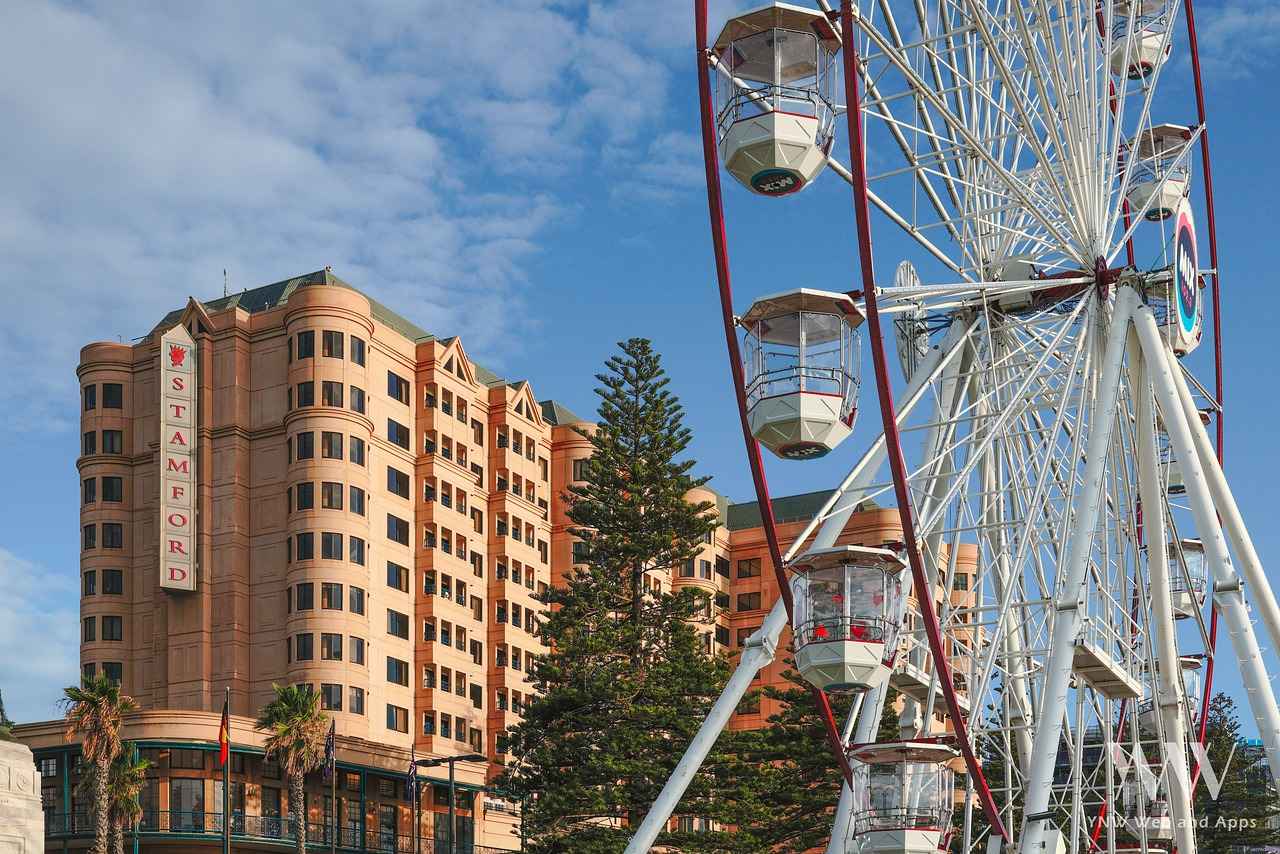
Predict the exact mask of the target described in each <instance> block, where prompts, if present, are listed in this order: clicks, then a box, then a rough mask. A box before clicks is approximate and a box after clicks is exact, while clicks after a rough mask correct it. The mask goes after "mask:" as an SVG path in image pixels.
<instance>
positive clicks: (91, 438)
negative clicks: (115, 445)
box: [81, 430, 98, 457]
mask: <svg viewBox="0 0 1280 854" xmlns="http://www.w3.org/2000/svg"><path fill="white" fill-rule="evenodd" d="M81 451H82V453H83V454H84V456H86V457H87V456H89V455H90V454H96V453H98V434H97V433H95V432H93V431H92V430H90V431H89V432H88V433H85V434H84V439H83V443H82V446H81Z"/></svg>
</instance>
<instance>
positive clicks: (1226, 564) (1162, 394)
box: [1134, 307, 1280, 780]
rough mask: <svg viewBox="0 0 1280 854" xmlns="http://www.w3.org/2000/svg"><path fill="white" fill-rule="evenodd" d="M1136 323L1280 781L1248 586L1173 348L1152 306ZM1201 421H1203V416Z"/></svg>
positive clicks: (1277, 735)
mask: <svg viewBox="0 0 1280 854" xmlns="http://www.w3.org/2000/svg"><path fill="white" fill-rule="evenodd" d="M1134 326H1135V327H1137V330H1138V337H1139V339H1140V340H1141V341H1142V352H1143V355H1144V356H1146V359H1147V369H1148V370H1147V372H1148V375H1149V376H1150V377H1151V382H1152V385H1153V387H1154V390H1155V393H1156V401H1157V402H1158V403H1159V404H1160V409H1161V410H1162V411H1163V412H1164V415H1165V417H1164V427H1165V430H1166V432H1167V433H1168V434H1169V444H1170V445H1171V446H1172V447H1173V454H1174V458H1175V459H1176V460H1177V461H1178V464H1179V465H1180V466H1181V467H1182V476H1183V480H1184V481H1185V483H1186V486H1187V492H1186V496H1187V500H1188V502H1189V503H1190V505H1191V512H1192V515H1193V516H1194V517H1195V520H1196V531H1197V533H1199V535H1200V540H1201V542H1202V543H1203V544H1204V553H1205V558H1206V559H1207V560H1208V562H1209V566H1210V567H1212V568H1213V580H1214V601H1215V602H1216V603H1217V605H1218V610H1219V611H1220V613H1221V614H1222V619H1223V621H1224V622H1225V623H1226V625H1227V633H1228V634H1229V635H1230V636H1231V647H1232V649H1234V650H1235V653H1236V660H1237V661H1238V662H1239V665H1240V679H1241V681H1242V682H1243V683H1244V687H1245V693H1246V694H1247V695H1248V697H1249V707H1250V708H1251V709H1252V710H1253V717H1254V720H1255V721H1256V722H1257V724H1258V735H1259V736H1261V737H1262V742H1263V744H1264V745H1266V749H1267V761H1268V762H1269V763H1270V765H1271V773H1272V775H1273V776H1274V777H1275V778H1276V779H1278V780H1280V710H1277V708H1276V697H1275V692H1274V691H1272V689H1271V681H1270V677H1269V675H1268V673H1267V668H1266V665H1265V663H1264V662H1263V660H1262V652H1261V651H1260V650H1259V649H1258V637H1257V635H1256V634H1254V631H1253V623H1252V622H1250V620H1249V610H1248V608H1247V607H1245V602H1244V589H1243V586H1242V585H1241V583H1240V579H1239V578H1238V577H1237V576H1236V573H1235V569H1234V568H1233V567H1232V565H1231V556H1230V554H1229V553H1228V552H1227V541H1226V539H1225V538H1224V537H1223V534H1222V526H1221V525H1220V524H1219V522H1218V509H1219V508H1215V507H1214V505H1213V502H1212V501H1211V500H1210V491H1209V485H1208V482H1207V481H1206V479H1205V474H1204V468H1203V467H1202V466H1201V465H1200V457H1199V456H1198V455H1197V454H1196V452H1195V442H1194V439H1192V433H1191V425H1190V424H1189V423H1188V418H1187V417H1186V413H1185V410H1184V407H1183V405H1182V400H1181V398H1180V397H1179V396H1178V389H1177V383H1176V382H1175V380H1174V373H1173V366H1171V365H1170V360H1169V359H1168V358H1167V357H1166V355H1165V352H1166V349H1167V348H1166V347H1165V343H1164V340H1163V339H1162V338H1161V337H1160V330H1159V328H1158V327H1157V326H1156V321H1155V318H1154V317H1153V316H1152V314H1151V310H1150V309H1147V308H1145V307H1144V308H1142V309H1140V310H1139V311H1138V312H1137V313H1136V315H1135V316H1134ZM1196 423H1197V424H1199V423H1200V422H1199V418H1198V417H1197V418H1196Z"/></svg>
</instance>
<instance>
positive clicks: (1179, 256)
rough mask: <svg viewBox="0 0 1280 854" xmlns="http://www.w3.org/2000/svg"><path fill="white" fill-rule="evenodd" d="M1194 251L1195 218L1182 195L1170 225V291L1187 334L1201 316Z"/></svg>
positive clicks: (1197, 267) (1198, 280) (1192, 330)
mask: <svg viewBox="0 0 1280 854" xmlns="http://www.w3.org/2000/svg"><path fill="white" fill-rule="evenodd" d="M1198 264H1199V258H1198V256H1197V254H1196V221H1195V217H1194V216H1193V215H1192V213H1191V204H1190V203H1189V202H1188V201H1187V200H1186V199H1183V200H1182V201H1181V202H1180V203H1179V204H1178V213H1177V215H1176V216H1175V218H1174V227H1173V292H1174V295H1175V297H1174V298H1175V299H1176V300H1177V303H1178V323H1179V325H1180V326H1181V327H1182V332H1183V333H1184V334H1186V335H1195V333H1196V328H1197V326H1198V324H1199V320H1200V273H1199V266H1198Z"/></svg>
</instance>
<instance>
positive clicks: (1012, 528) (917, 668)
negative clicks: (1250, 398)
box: [628, 0, 1280, 854]
mask: <svg viewBox="0 0 1280 854" xmlns="http://www.w3.org/2000/svg"><path fill="white" fill-rule="evenodd" d="M694 8H695V19H696V25H697V56H698V72H699V78H698V79H699V87H700V95H701V116H702V128H703V150H704V155H705V160H706V170H707V185H708V201H709V208H710V216H711V226H712V238H713V244H714V248H715V261H716V273H717V277H718V280H719V286H720V294H721V301H722V306H723V310H724V325H725V332H726V340H727V342H728V346H729V352H730V363H731V372H732V377H733V383H734V387H735V391H736V393H737V397H738V400H739V406H740V413H741V420H742V426H743V432H744V437H745V439H746V444H747V451H748V460H749V462H750V465H751V471H752V475H753V481H754V484H755V487H756V491H757V497H758V499H759V506H760V507H761V511H762V516H763V520H764V528H765V533H766V537H767V539H768V542H769V547H770V551H771V553H772V557H773V562H774V565H775V567H776V568H777V571H778V573H779V579H780V589H781V590H782V592H783V595H782V598H781V600H780V601H779V603H778V605H777V606H776V607H775V608H774V609H773V611H771V612H770V614H769V616H768V618H767V619H766V620H765V622H764V624H763V625H762V626H761V628H760V629H759V630H758V631H757V632H756V633H755V634H754V635H753V636H752V638H751V639H750V640H749V641H748V643H747V645H746V647H745V648H744V650H743V652H742V655H741V658H740V661H739V665H738V669H737V671H736V672H735V673H734V675H733V677H732V678H731V679H730V682H729V684H728V686H727V687H726V689H725V691H724V694H723V695H722V696H721V698H720V700H719V701H718V702H717V704H716V705H715V707H714V708H713V709H712V711H711V713H710V715H709V717H708V719H707V721H706V723H705V724H704V726H703V728H702V730H701V731H700V732H699V734H698V736H697V737H696V738H695V740H694V742H693V743H692V744H691V745H689V747H688V750H687V751H686V753H685V755H684V757H683V759H682V761H681V763H680V765H679V767H678V768H677V770H676V772H675V774H674V775H673V777H672V778H671V780H670V781H669V782H668V784H667V786H666V788H665V789H664V790H663V793H662V796H661V797H660V798H659V800H658V801H657V803H656V804H655V805H654V807H653V809H652V811H651V812H650V814H649V815H648V816H647V817H646V819H645V820H644V822H643V823H641V824H640V825H639V827H638V828H637V832H636V836H635V837H634V839H633V841H632V843H631V846H630V847H629V848H628V851H629V852H637V854H638V852H643V851H648V850H649V848H650V846H651V845H652V844H653V842H654V840H655V839H656V837H657V835H658V833H659V831H660V830H661V829H662V828H663V827H664V826H665V824H666V822H667V820H668V819H669V817H670V815H671V813H672V811H673V810H674V808H675V807H676V805H677V804H678V801H679V798H680V794H681V793H682V792H683V790H684V787H685V785H687V783H688V780H689V779H690V777H691V776H692V774H693V772H694V771H695V770H696V769H697V767H698V765H699V764H700V763H701V761H702V760H703V758H705V756H706V755H707V752H708V751H709V750H710V748H711V745H712V744H713V743H714V741H715V738H716V736H717V735H718V734H719V732H720V731H721V729H722V728H723V727H724V726H725V724H726V723H727V722H728V720H729V717H730V716H731V715H732V712H733V710H734V708H735V706H736V705H737V702H738V700H739V699H740V698H741V697H742V696H743V694H744V692H745V691H746V690H747V688H748V686H749V684H750V682H751V679H752V678H753V677H754V676H755V674H756V673H757V672H758V671H759V669H760V668H761V667H763V666H764V665H766V664H767V663H768V662H769V661H771V660H772V658H773V656H774V649H775V644H776V643H777V642H778V641H779V638H780V637H781V635H782V632H783V629H784V628H787V627H790V629H791V646H792V649H791V651H790V652H791V654H792V655H793V656H794V658H795V661H796V666H797V669H798V670H799V671H800V672H801V675H802V676H804V677H805V678H806V679H807V680H808V681H809V682H810V683H811V685H812V686H813V690H814V695H815V699H816V701H817V703H818V708H819V709H820V710H821V712H822V714H823V716H824V718H825V719H826V721H827V729H828V734H829V737H830V741H831V745H832V754H833V755H832V761H833V763H836V764H837V765H838V766H839V767H840V768H841V771H842V774H843V776H844V778H845V784H844V787H843V790H842V792H841V795H840V800H839V805H838V808H837V810H836V813H835V816H834V821H833V827H832V837H831V843H830V846H829V848H828V852H831V854H837V852H839V854H843V852H852V851H858V852H863V854H871V852H876V854H881V852H884V854H929V852H932V851H935V850H939V849H942V850H952V851H957V852H970V851H985V852H999V851H1001V850H1015V849H1016V850H1018V851H1020V852H1022V854H1041V852H1049V854H1054V852H1072V854H1076V852H1092V851H1105V852H1115V851H1116V850H1117V849H1120V848H1127V849H1134V848H1140V849H1142V850H1143V851H1147V850H1151V849H1169V848H1176V849H1177V850H1178V851H1179V852H1180V854H1193V852H1194V851H1195V836H1194V826H1195V825H1194V816H1193V815H1192V799H1191V793H1192V790H1193V786H1194V783H1193V780H1194V779H1195V778H1196V775H1198V774H1199V773H1200V772H1201V767H1200V761H1199V760H1200V759H1201V758H1202V757H1203V752H1202V751H1201V750H1199V748H1200V745H1201V743H1202V742H1203V739H1204V724H1205V720H1206V714H1207V705H1208V700H1209V694H1210V691H1211V687H1212V677H1213V670H1214V666H1215V663H1216V662H1218V660H1219V658H1221V659H1222V660H1223V661H1230V660H1232V659H1234V661H1235V663H1236V665H1237V666H1238V668H1239V671H1240V675H1241V679H1242V681H1243V684H1244V687H1245V689H1246V692H1247V695H1248V698H1249V706H1250V711H1251V712H1252V715H1253V717H1254V720H1255V721H1256V724H1257V727H1258V730H1259V734H1260V735H1261V737H1262V740H1263V743H1264V745H1265V747H1266V757H1267V761H1268V763H1269V764H1270V767H1271V770H1272V774H1273V776H1274V778H1275V779H1277V780H1280V711H1277V705H1276V699H1275V695H1274V692H1273V690H1272V686H1271V683H1270V681H1269V679H1268V675H1267V671H1266V667H1265V665H1264V660H1263V656H1262V652H1261V647H1260V643H1259V638H1258V634H1257V632H1255V629H1254V625H1253V622H1252V617H1255V616H1256V617H1257V618H1258V619H1259V623H1260V627H1261V628H1260V631H1264V632H1265V634H1266V636H1267V638H1268V639H1269V642H1270V645H1271V646H1272V647H1273V648H1280V607H1278V606H1277V603H1276V599H1275V596H1274V595H1273V593H1272V591H1271V588H1270V586H1269V584H1268V582H1267V578H1266V575H1265V573H1264V571H1263V567H1262V565H1261V562H1260V560H1259V558H1258V555H1257V552H1256V550H1255V549H1254V547H1253V544H1252V542H1251V540H1250V537H1249V532H1248V529H1247V528H1246V526H1245V524H1244V521H1243V520H1242V518H1241V515H1240V513H1239V510H1238V508H1237V506H1236V504H1235V500H1234V498H1233V496H1232V493H1231V490H1230V487H1229V485H1228V484H1227V482H1226V479H1225V477H1224V475H1223V471H1222V467H1221V462H1220V455H1221V449H1222V419H1223V413H1222V408H1221V403H1220V401H1221V390H1222V374H1221V358H1220V342H1219V337H1218V258H1217V246H1216V237H1215V233H1214V221H1213V218H1214V210H1213V197H1212V181H1211V177H1210V174H1211V173H1210V171H1209V170H1210V160H1209V146H1208V143H1209V140H1208V126H1207V124H1206V119H1205V108H1204V100H1203V91H1202V87H1201V82H1200V69H1199V57H1198V48H1197V43H1196V31H1195V22H1194V17H1193V15H1194V10H1193V6H1192V0H1089V2H1083V0H910V2H908V0H868V2H865V3H859V4H851V3H847V4H846V5H844V6H843V7H842V8H840V10H839V11H838V12H837V11H836V10H834V9H832V8H831V6H830V5H829V4H828V3H827V2H825V0H818V5H817V7H812V8H806V7H802V6H796V5H791V4H786V3H779V2H773V3H769V4H767V5H765V6H762V7H760V8H756V9H752V10H749V11H745V12H742V13H740V14H738V15H735V16H734V17H733V18H731V19H730V20H728V21H727V22H725V23H724V25H723V27H722V29H721V30H720V32H719V35H718V36H716V38H715V39H714V40H711V38H710V35H711V30H710V29H709V22H708V20H707V3H706V0H695V3H694ZM1179 54H1182V55H1181V56H1179ZM1188 59H1189V63H1188V62H1187V61H1186V60H1188ZM1188 68H1189V69H1190V73H1189V74H1188V71H1187V69H1188ZM1188 78H1189V79H1188ZM842 135H844V136H845V137H846V139H845V142H846V144H847V145H846V147H845V148H844V149H843V150H844V151H847V153H848V160H847V163H841V162H840V160H839V154H840V153H841V150H839V149H840V146H837V144H836V142H837V140H838V139H839V137H840V136H842ZM1196 167H1198V169H1199V173H1200V174H1199V179H1200V180H1199V181H1197V180H1195V177H1196V176H1195V168H1196ZM722 169H723V173H724V174H727V175H729V176H730V177H731V178H733V181H730V182H726V184H727V185H728V187H729V191H728V193H727V194H726V193H725V192H724V188H722V186H721V179H722ZM840 180H843V181H844V182H845V183H846V184H847V185H848V186H849V188H851V190H852V200H853V209H854V226H855V230H854V237H855V240H856V249H857V255H858V263H859V266H860V272H861V289H860V290H856V291H848V290H847V285H845V284H844V283H845V282H847V281H848V279H849V278H850V277H849V274H848V271H847V270H846V269H832V271H831V282H830V283H823V282H805V283H803V285H804V286H803V287H796V288H793V289H791V290H787V291H784V292H781V293H777V292H771V293H762V294H759V295H755V296H754V299H753V300H752V301H751V302H750V304H749V305H746V306H742V305H738V306H735V303H734V294H733V290H732V287H731V270H732V268H731V265H730V257H729V248H730V240H729V231H728V228H727V225H726V222H727V221H726V215H725V209H724V196H725V195H729V196H732V197H733V200H734V202H735V204H738V203H740V204H748V203H752V204H773V205H778V206H779V207H778V209H777V214H776V215H777V216H778V217H779V219H780V220H781V221H786V220H787V219H792V220H795V221H797V222H798V223H799V222H803V221H804V220H803V217H804V214H803V213H802V212H801V208H803V207H804V206H805V204H806V203H807V201H808V196H809V195H810V194H812V193H817V192H824V190H821V189H820V190H809V192H808V193H805V191H806V190H808V188H809V187H810V186H811V185H815V184H816V185H819V186H821V185H822V184H823V183H824V182H826V183H828V184H830V185H832V186H836V182H837V181H840ZM799 193H804V195H801V196H799V197H798V198H796V199H794V200H790V201H778V200H776V199H772V198H768V197H788V196H793V195H796V194H799ZM762 196H763V197H766V198H763V199H762V198H759V197H762ZM1197 221H1199V222H1200V223H1201V224H1202V226H1204V227H1203V228H1201V229H1200V230H1199V231H1198V230H1197ZM877 241H880V242H877ZM881 245H883V246H890V247H894V250H893V251H896V252H897V253H898V254H899V255H900V256H904V257H895V258H891V259H885V258H879V259H877V258H876V250H877V247H878V246H881ZM815 248H816V247H815ZM1206 250H1207V251H1206ZM884 251H885V250H882V254H883V253H884ZM737 272H739V273H744V272H745V274H746V276H747V278H748V279H749V277H750V271H749V270H746V271H743V270H738V271H737ZM837 283H838V284H837ZM1206 303H1210V304H1211V305H1212V312H1209V311H1207V310H1206ZM737 310H742V313H741V314H738V313H736V312H737ZM1206 316H1207V317H1208V318H1209V323H1210V327H1211V329H1212V334H1211V336H1210V343H1211V345H1212V347H1211V349H1212V353H1211V354H1210V353H1206V352H1201V353H1199V354H1197V352H1196V351H1197V348H1198V347H1199V345H1200V344H1201V339H1202V337H1203V333H1204V326H1205V323H1206V321H1205V318H1206ZM864 331H865V333H866V334H865V337H866V338H867V339H868V342H867V343H868V348H867V350H868V357H869V361H870V364H871V371H870V372H869V374H870V376H869V377H868V383H867V384H868V385H872V384H873V385H874V388H875V397H876V398H877V400H878V404H879V413H880V422H881V425H880V426H881V428H882V429H881V432H880V433H879V435H877V436H876V437H875V438H874V439H873V441H872V442H871V443H870V445H869V446H868V447H866V448H864V449H863V451H862V453H861V454H859V455H857V456H853V455H852V454H851V455H850V457H849V459H850V460H851V461H852V463H853V464H852V467H851V468H849V469H848V470H847V474H844V476H843V478H842V479H841V480H840V485H839V487H838V488H837V489H836V490H835V491H834V493H833V494H832V496H831V497H830V499H829V500H828V501H827V502H826V504H825V506H824V507H823V508H822V509H821V511H820V512H819V513H818V514H817V515H816V516H815V517H814V518H813V519H812V521H811V522H810V524H809V525H808V527H807V528H806V530H805V531H804V532H803V533H802V534H801V535H800V536H799V537H798V538H797V539H796V541H795V542H794V543H792V544H790V546H789V548H787V549H786V550H783V548H782V547H781V544H780V543H779V542H778V538H777V534H776V532H775V530H774V524H773V519H772V511H771V506H770V504H769V494H768V487H767V485H766V480H765V476H764V458H765V454H764V453H763V452H762V450H761V448H762V447H763V448H764V449H765V450H767V451H768V452H770V454H771V455H772V456H775V457H778V458H781V459H783V460H792V461H804V462H805V464H808V465H826V466H832V465H836V466H841V464H840V463H839V462H838V461H839V460H840V459H841V458H842V457H844V456H845V446H844V445H842V443H843V442H845V441H846V440H847V439H848V438H849V437H850V436H851V435H852V434H853V426H854V422H855V419H856V417H857V415H858V409H859V407H860V405H861V404H862V403H865V400H864V399H863V395H862V394H860V391H869V390H861V389H860V386H861V385H862V371H861V359H862V346H861V343H860V339H861V338H862V337H863V333H864ZM887 339H890V340H888V341H887ZM890 346H892V347H893V348H894V349H895V351H896V357H897V358H896V359H891V357H890V355H889V353H888V348H889V347H890ZM1205 349H1206V350H1209V349H1210V348H1205ZM1206 355H1211V356H1212V358H1211V359H1208V360H1206V359H1205V356H1206ZM891 361H892V362H895V363H896V364H894V366H893V367H892V368H891ZM1205 361H1207V362H1208V365H1209V366H1210V368H1211V370H1212V371H1213V380H1212V381H1211V382H1209V383H1208V385H1206V384H1204V383H1202V382H1201V381H1200V380H1198V379H1197V378H1196V376H1195V374H1194V373H1193V370H1192V366H1193V365H1198V364H1200V363H1202V362H1205ZM1210 427H1212V428H1213V429H1214V431H1215V433H1216V436H1215V437H1213V438H1211V436H1210V434H1209V432H1208V430H1209V428H1210ZM850 444H851V443H850ZM786 464H788V463H783V465H786ZM790 464H799V463H798V462H796V463H790ZM843 470H844V469H843V467H842V466H841V471H843ZM868 499H878V500H879V501H880V502H881V503H882V504H893V505H896V507H897V509H898V511H899V515H900V519H901V524H902V531H903V542H902V543H901V544H900V545H895V547H893V548H888V549H882V548H863V547H858V546H851V545H845V544H841V543H840V542H838V540H839V538H840V534H841V532H842V530H843V528H844V525H845V522H846V521H847V520H848V518H849V516H850V515H851V514H852V513H853V512H854V510H855V508H856V507H857V506H858V504H859V503H861V502H864V501H867V500H868ZM962 577H963V583H961V579H962ZM1251 609H1252V610H1251ZM1219 621H1221V622H1222V624H1223V625H1224V626H1225V628H1226V634H1227V635H1228V637H1229V642H1228V643H1223V644H1218V643H1217V640H1218V638H1217V634H1218V631H1217V629H1218V624H1219ZM890 687H892V688H894V689H895V690H897V691H898V693H899V694H900V695H901V696H902V697H903V702H904V708H903V711H902V715H901V718H900V722H901V727H900V733H899V734H898V735H899V737H897V738H896V739H895V740H894V741H890V742H885V741H877V738H876V736H877V728H878V724H879V722H880V720H881V716H882V711H883V707H884V704H885V699H886V695H887V693H888V689H889V688H890ZM835 691H846V692H852V693H853V695H854V703H853V714H852V716H851V717H850V719H849V720H847V721H837V720H834V718H833V716H832V713H831V707H830V704H829V702H828V695H829V694H830V693H831V692H835ZM1134 764H1138V765H1142V766H1143V768H1142V770H1141V772H1139V773H1136V774H1135V772H1134V769H1133V767H1132V766H1133V765H1134Z"/></svg>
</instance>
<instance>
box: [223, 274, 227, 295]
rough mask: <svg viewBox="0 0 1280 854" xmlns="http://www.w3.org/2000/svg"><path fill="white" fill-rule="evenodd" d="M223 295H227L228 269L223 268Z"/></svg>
mask: <svg viewBox="0 0 1280 854" xmlns="http://www.w3.org/2000/svg"><path fill="white" fill-rule="evenodd" d="M222 295H223V296H224V297H225V296H226V295H227V268H226V267H223V268H222Z"/></svg>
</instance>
